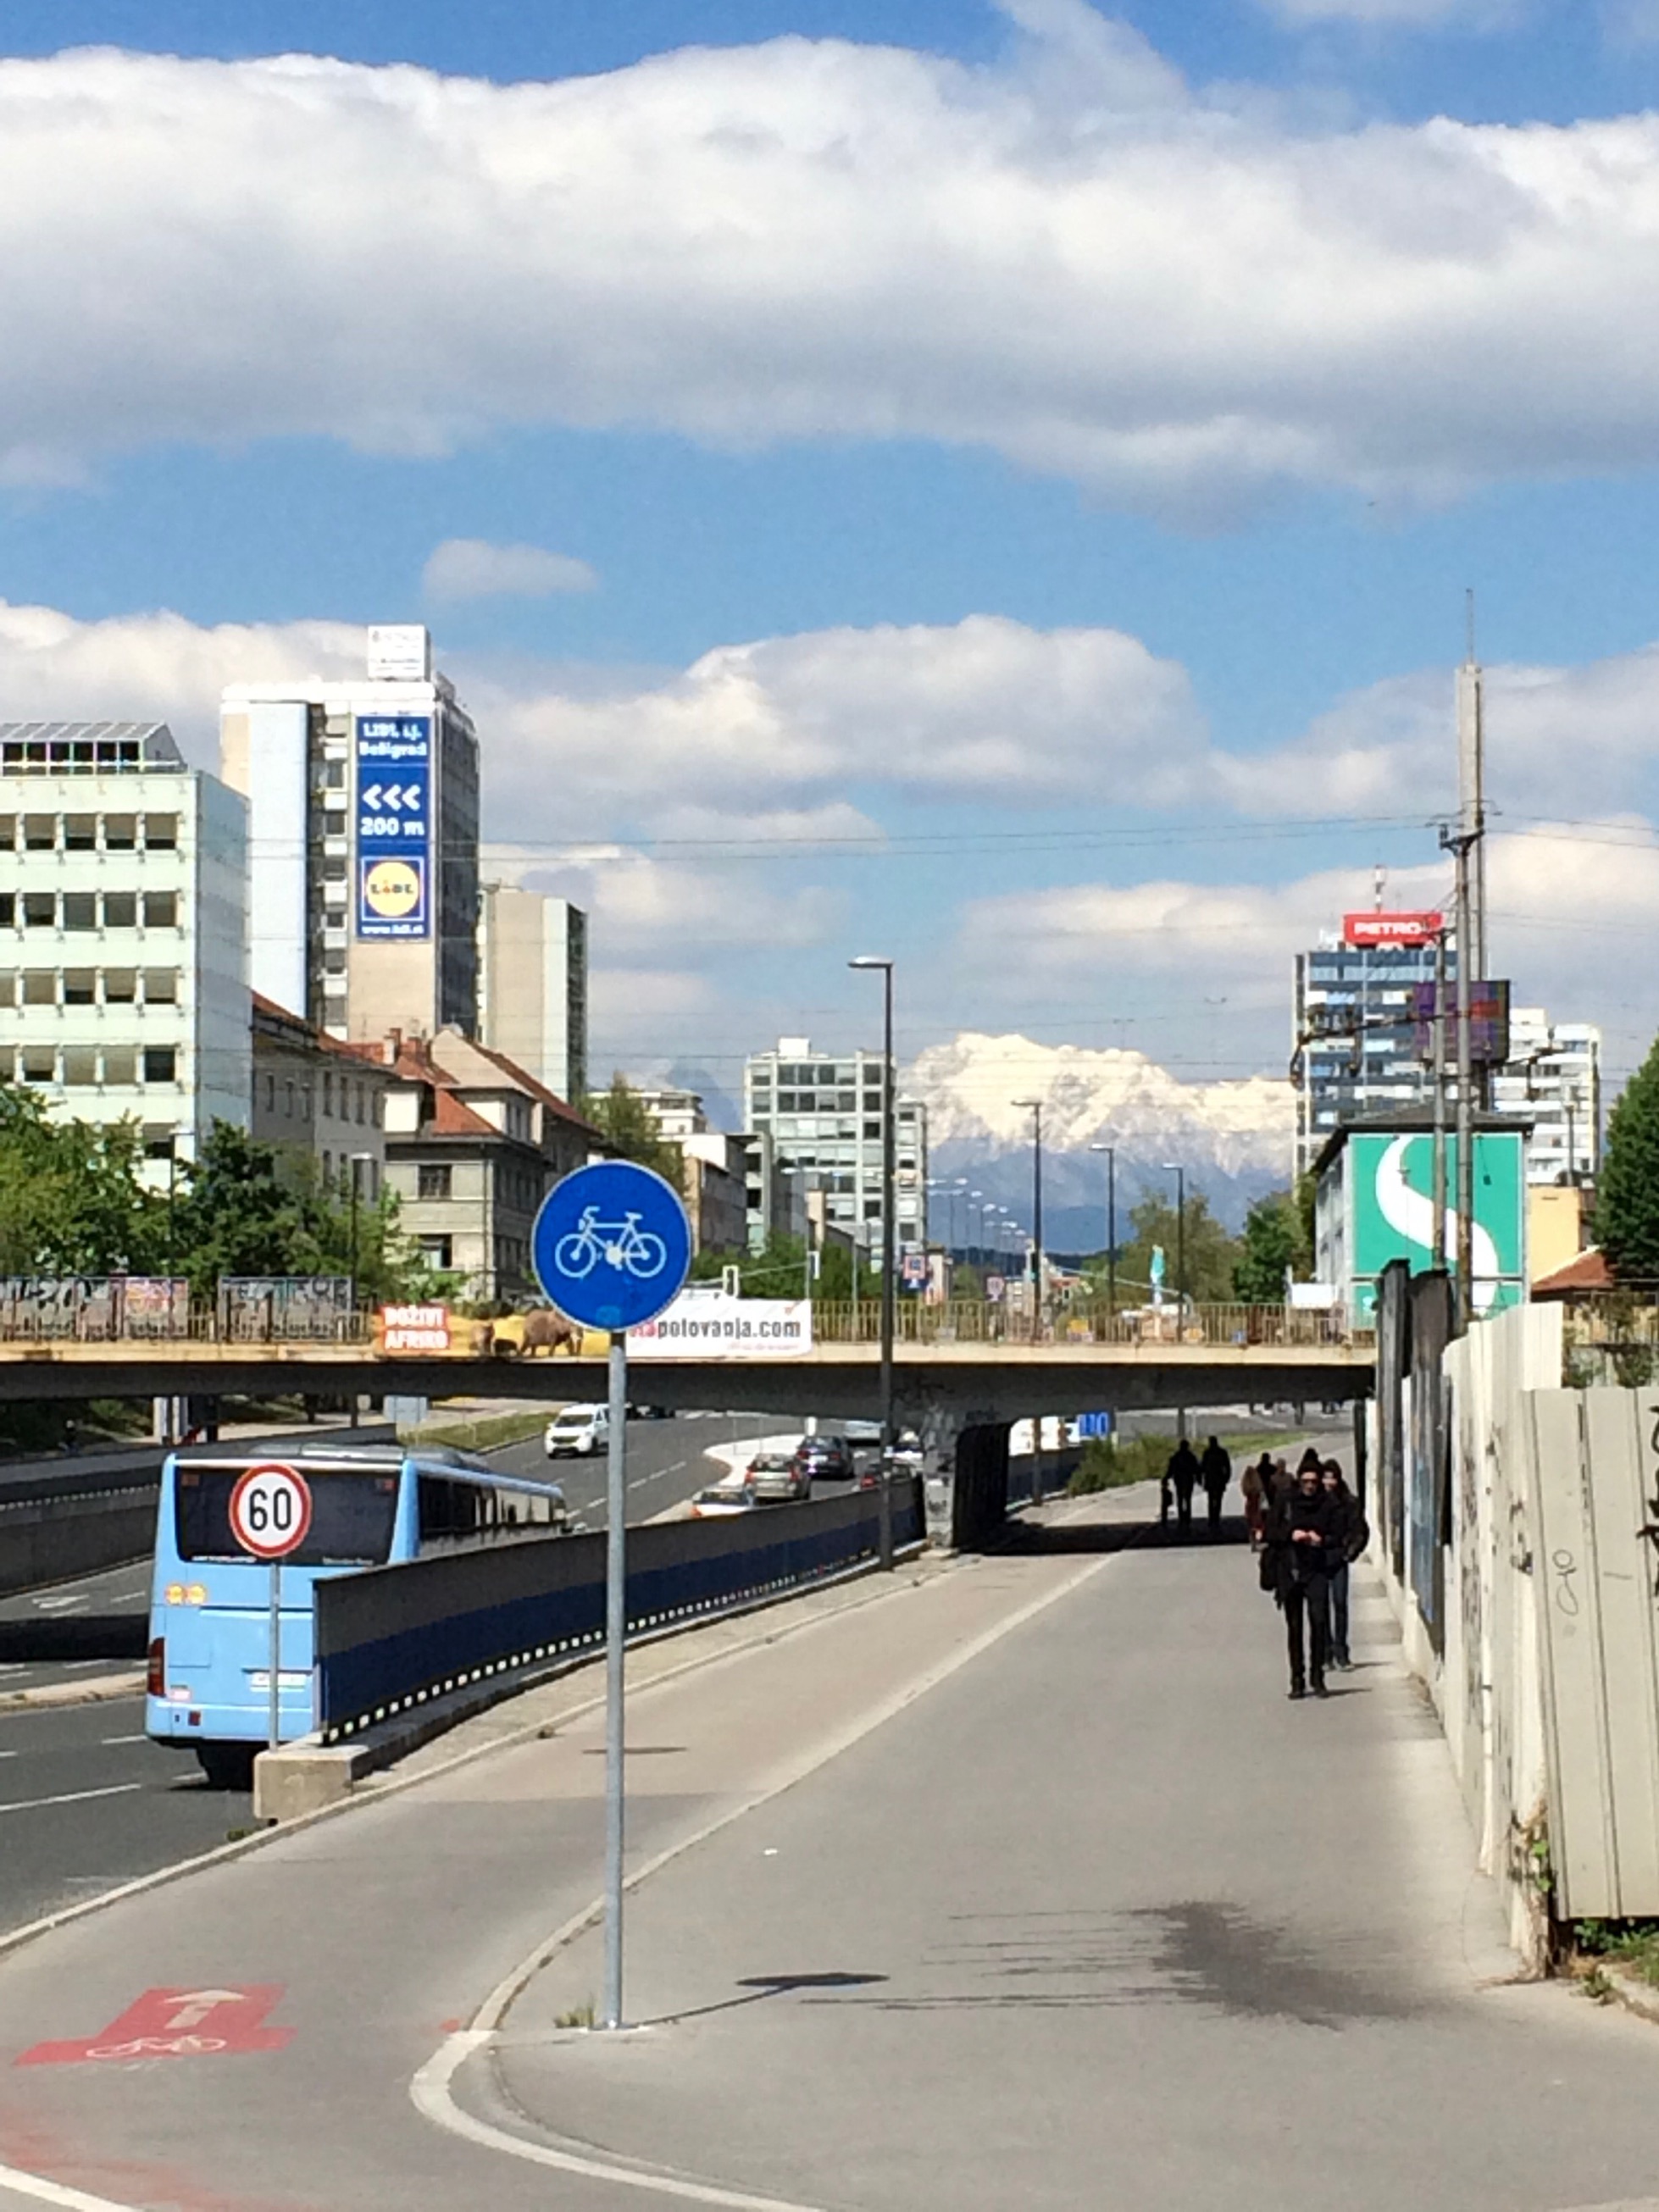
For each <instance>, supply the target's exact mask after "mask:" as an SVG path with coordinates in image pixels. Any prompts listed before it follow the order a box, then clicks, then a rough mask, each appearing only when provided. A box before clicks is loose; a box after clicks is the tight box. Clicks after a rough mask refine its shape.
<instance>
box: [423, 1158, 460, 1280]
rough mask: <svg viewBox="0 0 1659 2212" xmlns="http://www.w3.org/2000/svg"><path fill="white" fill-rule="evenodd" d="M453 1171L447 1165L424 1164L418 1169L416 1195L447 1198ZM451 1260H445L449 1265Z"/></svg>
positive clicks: (446, 1264)
mask: <svg viewBox="0 0 1659 2212" xmlns="http://www.w3.org/2000/svg"><path fill="white" fill-rule="evenodd" d="M450 1182H451V1173H450V1170H449V1169H448V1168H447V1167H428V1166H426V1165H424V1164H422V1166H421V1167H420V1168H418V1169H417V1170H416V1177H415V1195H416V1197H417V1198H447V1197H448V1196H449V1195H450ZM448 1264H449V1262H448V1261H445V1262H444V1265H445V1266H446V1267H447V1266H448Z"/></svg>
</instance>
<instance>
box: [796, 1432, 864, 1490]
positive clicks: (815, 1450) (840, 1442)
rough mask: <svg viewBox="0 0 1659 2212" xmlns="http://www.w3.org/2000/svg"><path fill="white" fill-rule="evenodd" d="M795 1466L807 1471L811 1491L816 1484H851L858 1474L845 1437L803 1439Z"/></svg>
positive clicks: (808, 1485) (851, 1450)
mask: <svg viewBox="0 0 1659 2212" xmlns="http://www.w3.org/2000/svg"><path fill="white" fill-rule="evenodd" d="M795 1464H796V1466H797V1467H799V1468H805V1471H806V1476H807V1487H808V1488H809V1490H810V1489H811V1486H812V1484H813V1483H814V1482H850V1481H851V1480H853V1477H854V1474H856V1473H857V1469H856V1468H855V1467H854V1464H853V1448H852V1446H851V1445H850V1444H849V1443H848V1441H847V1439H846V1438H845V1437H802V1438H801V1440H800V1442H799V1443H798V1444H797V1445H796V1446H795Z"/></svg>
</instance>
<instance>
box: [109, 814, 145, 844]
mask: <svg viewBox="0 0 1659 2212" xmlns="http://www.w3.org/2000/svg"><path fill="white" fill-rule="evenodd" d="M137 842H138V817H137V815H136V814H106V816H105V817H104V850H105V851H106V853H131V851H133V849H134V848H136V846H137Z"/></svg>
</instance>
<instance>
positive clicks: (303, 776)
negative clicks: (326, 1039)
mask: <svg viewBox="0 0 1659 2212" xmlns="http://www.w3.org/2000/svg"><path fill="white" fill-rule="evenodd" d="M431 655H432V647H431V641H430V639H429V638H428V635H427V633H426V631H425V630H424V629H419V628H417V627H413V626H404V625H396V626H390V627H387V628H384V629H371V630H370V631H369V632H368V663H367V670H366V673H365V674H364V676H363V677H362V678H360V679H354V680H340V681H336V680H332V679H325V678H311V679H307V680H306V681H304V682H302V683H299V684H232V685H230V686H229V687H228V689H227V690H226V691H225V693H224V695H223V698H222V702H221V708H220V765H221V769H222V773H223V775H224V779H225V781H226V782H227V783H228V784H229V785H231V787H233V788H234V789H235V790H237V791H240V792H241V793H244V794H245V796H246V799H247V802H248V872H249V897H248V907H249V918H250V976H251V981H252V985H253V987H254V989H255V990H256V991H258V992H259V993H260V994H261V995H262V996H263V997H264V998H266V999H269V1000H271V1001H272V1003H273V1004H275V1005H276V1006H285V1007H287V1008H288V1009H289V1011H290V1012H294V1013H296V1014H299V1015H301V1017H302V1018H304V1019H305V1020H307V1021H308V1022H310V1023H311V1024H313V1026H314V1027H316V1028H318V1029H324V1030H328V1032H329V1033H330V1035H331V1036H337V1037H343V1038H346V1039H348V1040H349V1041H351V1042H359V1043H361V1042H374V1041H376V1040H378V1039H379V1038H380V1037H383V1036H386V1035H387V1034H388V1033H389V1032H390V1031H391V1030H402V1031H403V1032H404V1034H405V1035H409V1036H432V1035H433V1034H434V1033H435V1031H437V1030H440V1029H442V1028H444V1027H446V1026H447V1025H453V1026H454V1027H456V1028H458V1029H460V1030H464V1031H465V1033H466V1034H468V1035H469V1036H470V1035H471V1034H473V1033H474V1031H475V1030H476V1029H477V1002H478V740H477V732H475V730H474V729H473V726H472V723H471V720H470V718H469V717H468V715H467V714H466V713H465V709H464V708H462V707H461V705H460V704H459V702H458V701H457V699H456V696H455V692H454V688H453V685H452V684H450V682H449V680H448V678H447V677H444V676H442V675H435V674H434V672H433V670H432V660H431Z"/></svg>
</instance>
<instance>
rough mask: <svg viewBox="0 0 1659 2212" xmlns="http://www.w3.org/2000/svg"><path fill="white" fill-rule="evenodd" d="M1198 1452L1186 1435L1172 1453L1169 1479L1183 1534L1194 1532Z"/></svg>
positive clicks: (1179, 1527)
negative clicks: (1194, 1498) (1194, 1500)
mask: <svg viewBox="0 0 1659 2212" xmlns="http://www.w3.org/2000/svg"><path fill="white" fill-rule="evenodd" d="M1198 1475H1199V1467H1198V1454H1197V1453H1196V1452H1195V1451H1194V1449H1193V1448H1192V1446H1191V1444H1189V1443H1188V1441H1187V1439H1186V1437H1182V1439H1181V1442H1180V1443H1178V1444H1177V1445H1176V1448H1175V1449H1174V1450H1173V1451H1172V1452H1171V1453H1170V1464H1169V1468H1168V1470H1167V1480H1168V1481H1169V1483H1170V1487H1171V1489H1173V1491H1174V1492H1175V1502H1176V1528H1178V1529H1179V1530H1180V1532H1181V1534H1182V1535H1183V1536H1190V1535H1191V1534H1192V1533H1193V1492H1194V1490H1196V1489H1197V1487H1198Z"/></svg>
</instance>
